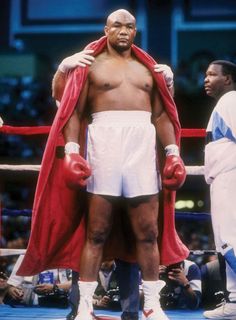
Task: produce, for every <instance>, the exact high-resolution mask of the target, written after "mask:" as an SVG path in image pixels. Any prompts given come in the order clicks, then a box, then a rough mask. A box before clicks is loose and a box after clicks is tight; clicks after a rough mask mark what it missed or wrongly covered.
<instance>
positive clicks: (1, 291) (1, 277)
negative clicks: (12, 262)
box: [0, 272, 8, 304]
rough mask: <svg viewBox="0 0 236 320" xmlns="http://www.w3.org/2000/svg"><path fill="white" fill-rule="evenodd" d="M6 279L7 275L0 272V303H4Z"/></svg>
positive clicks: (6, 287)
mask: <svg viewBox="0 0 236 320" xmlns="http://www.w3.org/2000/svg"><path fill="white" fill-rule="evenodd" d="M7 279H8V277H7V275H6V274H5V273H4V272H0V304H4V298H5V296H6V294H7V290H8V284H7Z"/></svg>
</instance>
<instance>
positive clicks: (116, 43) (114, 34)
mask: <svg viewBox="0 0 236 320" xmlns="http://www.w3.org/2000/svg"><path fill="white" fill-rule="evenodd" d="M104 31H105V35H106V36H107V38H108V42H109V44H110V45H111V47H112V48H113V49H115V50H116V51H118V52H123V51H126V50H128V49H129V48H130V47H131V45H132V43H133V41H134V38H135V35H136V20H135V18H134V16H133V15H132V14H131V13H130V12H129V11H127V10H124V9H119V10H116V11H114V12H112V13H111V14H110V15H109V16H108V18H107V22H106V26H105V28H104Z"/></svg>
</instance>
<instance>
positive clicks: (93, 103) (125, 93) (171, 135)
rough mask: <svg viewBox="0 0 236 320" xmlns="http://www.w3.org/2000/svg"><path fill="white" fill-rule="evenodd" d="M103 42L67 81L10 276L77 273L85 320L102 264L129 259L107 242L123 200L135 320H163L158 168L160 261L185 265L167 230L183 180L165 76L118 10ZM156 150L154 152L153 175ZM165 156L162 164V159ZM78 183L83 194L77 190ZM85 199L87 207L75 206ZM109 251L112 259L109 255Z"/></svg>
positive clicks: (128, 19)
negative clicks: (138, 307)
mask: <svg viewBox="0 0 236 320" xmlns="http://www.w3.org/2000/svg"><path fill="white" fill-rule="evenodd" d="M105 34H106V36H105V37H102V38H101V39H99V40H97V41H95V42H94V43H91V44H90V45H89V46H88V47H87V49H93V50H94V55H95V56H96V59H95V61H94V63H93V64H92V65H91V67H90V68H84V69H82V68H76V69H75V70H74V71H73V72H70V74H69V76H68V81H67V83H66V87H65V91H64V93H63V95H62V99H61V103H60V108H59V109H58V112H57V115H56V117H55V120H54V122H53V125H52V129H51V131H50V134H49V138H48V141H47V145H46V149H45V153H44V157H43V161H42V168H41V171H40V175H39V180H38V184H37V189H36V194H35V199H34V207H33V212H34V214H33V221H32V229H31V236H30V241H29V245H28V248H27V252H26V255H25V259H24V261H23V263H22V265H21V269H20V270H19V272H18V274H21V275H29V274H35V273H37V272H39V271H40V270H41V269H42V270H45V269H49V268H51V267H52V266H58V267H67V268H70V269H72V270H75V271H79V272H80V282H79V286H80V294H81V299H80V306H79V310H78V311H79V312H78V315H77V317H76V319H77V320H78V319H80V320H81V319H86V320H91V319H92V318H93V310H92V295H93V292H94V290H95V288H96V279H97V274H98V270H99V267H100V265H101V260H102V255H103V254H104V256H105V257H106V258H108V257H111V256H112V257H114V258H120V259H123V260H126V259H125V258H128V257H127V252H126V254H125V253H122V249H123V248H124V246H123V245H126V246H128V254H129V253H130V247H131V246H132V243H133V241H132V240H130V242H128V243H127V242H126V243H123V242H122V240H123V238H122V237H113V238H111V237H110V235H111V234H112V231H113V229H117V226H118V225H117V224H116V223H115V224H114V223H112V221H113V219H114V220H115V221H117V216H118V217H119V216H120V217H124V216H123V213H124V212H122V216H121V215H120V214H119V215H118V214H114V213H120V210H117V205H118V209H119V206H120V202H119V199H120V197H121V196H122V197H123V198H126V205H127V214H128V217H129V220H130V224H131V225H132V230H130V231H129V232H128V233H127V231H128V230H129V229H126V235H128V236H131V235H132V234H133V235H134V238H133V239H135V242H136V258H137V261H138V263H139V265H140V267H141V271H142V277H143V279H144V281H143V288H144V296H145V303H144V312H143V319H148V320H156V319H167V317H166V316H165V314H164V313H163V311H162V310H161V308H160V304H159V291H160V289H161V287H162V285H163V283H162V282H160V281H158V261H159V250H158V247H157V235H158V234H157V231H158V228H157V218H158V209H159V208H158V207H159V201H158V193H159V191H160V189H161V184H160V174H159V171H158V169H159V168H158V166H159V165H160V168H161V170H162V168H163V167H164V168H163V170H162V171H163V174H162V175H163V182H162V185H163V186H164V188H163V192H162V195H163V198H164V208H163V211H162V210H161V215H162V219H161V221H162V229H161V232H162V233H161V234H160V236H159V238H158V240H159V245H160V250H161V260H162V263H163V264H165V265H169V264H173V263H176V262H179V261H181V260H183V259H185V258H186V257H187V256H188V250H187V248H186V247H185V246H184V245H183V244H182V243H181V241H180V239H179V238H178V236H177V234H176V230H175V228H174V215H173V211H174V199H175V193H174V192H173V191H170V189H171V190H176V189H178V188H179V187H180V186H181V185H182V184H183V182H184V180H185V170H184V166H183V162H182V160H181V158H180V157H179V151H178V146H177V144H178V143H179V138H180V125H179V121H178V115H177V111H176V107H175V104H174V101H173V99H172V97H171V95H170V93H169V91H168V89H167V87H166V84H165V81H164V78H163V76H162V75H159V74H156V73H155V72H154V71H153V66H154V64H155V61H154V60H153V59H152V58H151V57H150V56H149V55H148V54H146V53H145V52H143V51H142V50H141V49H139V48H138V47H136V46H135V45H133V40H134V37H135V34H136V26H135V18H134V17H133V16H132V15H131V14H130V13H129V12H127V11H125V10H118V11H116V12H114V13H112V14H111V15H110V16H109V17H108V19H107V25H106V27H105ZM90 118H92V122H91V123H90V124H89V126H88V131H86V130H85V129H86V128H87V126H86V124H87V123H88V121H89V120H90ZM62 133H63V135H62ZM63 136H64V137H63ZM85 137H87V139H86V145H85ZM156 138H158V139H156ZM156 141H158V143H156ZM79 143H80V146H79ZM156 148H158V149H160V150H159V151H160V157H159V159H160V162H159V163H158V166H157V163H156V162H157V157H156ZM63 149H64V150H65V157H63V154H62V152H61V151H62V150H63ZM164 149H165V152H166V156H165V157H161V155H163V151H164ZM84 152H85V154H86V156H85V157H86V159H87V161H86V160H85V159H84V158H83V157H82V155H84ZM163 162H164V163H165V165H164V166H163ZM89 176H90V177H89ZM86 184H87V187H86V188H87V193H85V192H84V191H83V190H81V191H79V190H78V189H79V188H80V187H85V185H86ZM87 195H88V197H87ZM84 196H86V198H88V202H86V201H85V202H84V201H83V199H84ZM78 199H79V203H78V201H77V200H78ZM78 204H79V206H78ZM87 209H88V215H87V216H86V221H85V219H84V213H85V212H87ZM113 209H114V211H113ZM163 213H164V214H163ZM159 221H160V220H159ZM85 222H86V233H85V230H84V226H85ZM123 222H125V221H124V219H123ZM111 229H112V231H111ZM110 231H111V232H110ZM132 231H133V232H132ZM108 235H109V241H106V239H107V237H108ZM84 240H85V242H84ZM105 241H106V247H105V250H103V249H104V244H105ZM110 241H111V243H110ZM117 242H118V243H117ZM109 244H112V249H113V250H112V251H109V250H108V251H107V249H108V247H109ZM115 245H116V246H115ZM114 247H115V250H114ZM81 252H82V253H81ZM127 261H129V260H127Z"/></svg>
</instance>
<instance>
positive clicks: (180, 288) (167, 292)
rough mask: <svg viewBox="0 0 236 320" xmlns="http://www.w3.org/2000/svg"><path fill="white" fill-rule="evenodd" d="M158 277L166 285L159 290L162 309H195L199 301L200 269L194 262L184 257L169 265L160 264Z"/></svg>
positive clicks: (200, 286)
mask: <svg viewBox="0 0 236 320" xmlns="http://www.w3.org/2000/svg"><path fill="white" fill-rule="evenodd" d="M159 276H160V279H162V280H164V281H165V283H166V285H165V287H164V288H163V289H162V290H161V292H160V302H161V305H162V307H163V309H197V308H198V307H199V306H200V303H201V296H202V283H201V271H200V268H199V267H198V265H197V264H196V263H194V262H193V261H190V260H187V259H185V260H184V261H182V262H181V263H178V264H176V265H171V266H168V267H166V266H163V265H160V269H159Z"/></svg>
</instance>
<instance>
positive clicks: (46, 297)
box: [6, 255, 71, 308]
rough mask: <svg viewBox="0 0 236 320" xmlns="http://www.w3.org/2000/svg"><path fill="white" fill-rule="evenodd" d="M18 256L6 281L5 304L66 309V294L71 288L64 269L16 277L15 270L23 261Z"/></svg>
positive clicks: (67, 272)
mask: <svg viewBox="0 0 236 320" xmlns="http://www.w3.org/2000/svg"><path fill="white" fill-rule="evenodd" d="M23 257H24V255H20V256H19V257H18V259H17V261H16V264H15V266H14V268H13V270H12V273H11V275H10V277H9V279H8V280H7V284H8V291H7V299H6V303H8V304H10V305H17V304H23V305H27V306H32V305H39V306H47V307H60V308H62V307H65V308H66V307H68V292H69V290H70V287H71V280H70V277H71V276H70V272H69V270H65V269H52V270H46V271H44V272H41V273H40V274H37V275H35V276H33V277H22V276H18V275H17V274H16V273H17V270H18V269H19V266H20V264H21V262H22V260H23Z"/></svg>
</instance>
